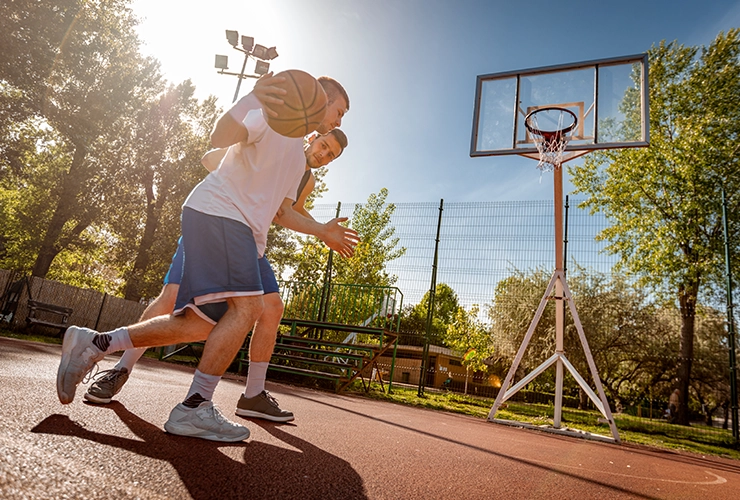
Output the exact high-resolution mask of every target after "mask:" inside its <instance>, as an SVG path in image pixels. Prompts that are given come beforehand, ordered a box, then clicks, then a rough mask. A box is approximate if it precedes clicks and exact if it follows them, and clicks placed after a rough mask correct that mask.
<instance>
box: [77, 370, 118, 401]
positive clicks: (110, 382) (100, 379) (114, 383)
mask: <svg viewBox="0 0 740 500" xmlns="http://www.w3.org/2000/svg"><path fill="white" fill-rule="evenodd" d="M128 376H129V371H128V368H121V369H120V370H118V369H116V368H113V369H111V370H105V371H104V372H100V373H99V374H98V376H97V380H95V382H93V384H92V385H91V386H90V387H89V388H88V389H87V392H86V393H85V399H87V400H88V401H90V402H91V403H98V404H108V403H110V401H111V399H113V396H115V395H116V394H118V393H119V392H121V388H122V387H123V384H125V383H126V381H127V380H128Z"/></svg>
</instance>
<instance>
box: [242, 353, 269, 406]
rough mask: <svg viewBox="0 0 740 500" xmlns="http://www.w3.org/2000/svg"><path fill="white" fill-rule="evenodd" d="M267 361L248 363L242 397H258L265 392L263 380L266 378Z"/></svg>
mask: <svg viewBox="0 0 740 500" xmlns="http://www.w3.org/2000/svg"><path fill="white" fill-rule="evenodd" d="M268 366H270V362H269V361H264V362H261V363H256V362H253V361H250V362H249V372H247V387H246V388H245V389H244V397H245V398H247V399H249V398H253V397H255V396H258V395H259V394H260V393H261V392H262V391H264V390H265V378H266V377H267V367H268Z"/></svg>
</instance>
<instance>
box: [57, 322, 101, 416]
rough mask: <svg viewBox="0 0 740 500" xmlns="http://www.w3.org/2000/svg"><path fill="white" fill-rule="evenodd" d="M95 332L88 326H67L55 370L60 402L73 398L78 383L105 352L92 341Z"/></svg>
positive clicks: (63, 402) (66, 401)
mask: <svg viewBox="0 0 740 500" xmlns="http://www.w3.org/2000/svg"><path fill="white" fill-rule="evenodd" d="M97 334H98V332H96V331H95V330H90V329H89V328H82V327H79V326H70V327H69V328H67V331H66V332H65V334H64V342H63V343H62V361H61V363H59V370H58V371H57V396H59V401H61V402H62V404H65V405H66V404H69V403H71V402H72V401H73V400H74V398H75V391H76V390H77V386H78V385H79V383H80V382H82V379H83V378H85V375H87V374H88V373H90V371H91V370H92V369H93V368H94V367H95V365H96V364H97V362H98V361H100V360H101V359H103V358H104V357H105V353H104V352H103V351H101V350H100V349H98V348H97V347H96V346H95V344H93V342H92V341H93V339H94V338H95V336H96V335H97Z"/></svg>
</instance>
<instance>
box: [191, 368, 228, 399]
mask: <svg viewBox="0 0 740 500" xmlns="http://www.w3.org/2000/svg"><path fill="white" fill-rule="evenodd" d="M219 380H221V377H220V376H219V375H208V374H207V373H203V372H201V371H200V370H195V375H193V383H192V384H190V390H189V391H188V395H187V397H186V398H185V399H188V398H189V397H190V396H192V395H193V394H195V393H196V392H197V393H198V394H200V395H201V396H203V399H205V400H206V401H210V400H212V399H213V393H214V392H215V390H216V386H217V385H218V382H219Z"/></svg>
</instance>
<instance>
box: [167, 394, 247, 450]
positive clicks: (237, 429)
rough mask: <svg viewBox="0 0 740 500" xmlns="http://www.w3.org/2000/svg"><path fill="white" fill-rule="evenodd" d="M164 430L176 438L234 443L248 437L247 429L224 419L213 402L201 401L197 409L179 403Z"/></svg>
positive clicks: (171, 413)
mask: <svg viewBox="0 0 740 500" xmlns="http://www.w3.org/2000/svg"><path fill="white" fill-rule="evenodd" d="M164 430H166V431H167V432H169V433H170V434H177V435H178V436H190V437H197V438H201V439H208V440H210V441H225V442H229V443H235V442H237V441H244V440H245V439H247V438H248V437H249V429H247V428H246V427H244V426H243V425H239V424H235V423H234V422H231V421H229V420H227V419H226V417H224V416H223V415H222V414H221V412H220V411H219V409H218V408H216V406H214V404H213V401H203V402H202V403H201V404H200V406H198V407H197V408H188V407H187V406H185V405H184V404H182V403H180V404H178V405H177V406H175V408H174V409H173V410H172V411H171V412H170V418H169V420H167V422H166V423H165V424H164Z"/></svg>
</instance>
